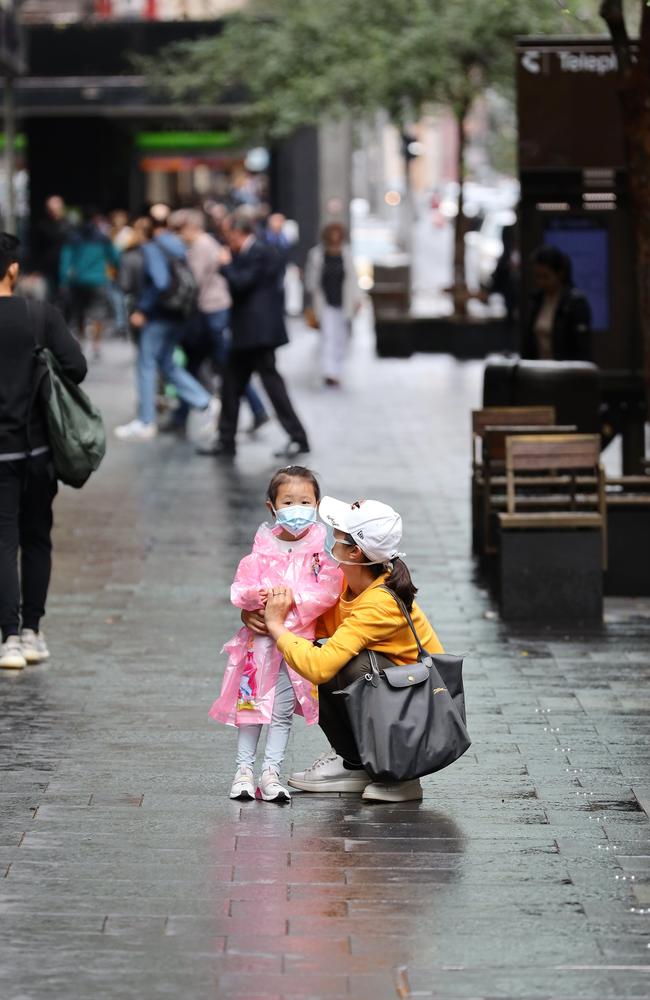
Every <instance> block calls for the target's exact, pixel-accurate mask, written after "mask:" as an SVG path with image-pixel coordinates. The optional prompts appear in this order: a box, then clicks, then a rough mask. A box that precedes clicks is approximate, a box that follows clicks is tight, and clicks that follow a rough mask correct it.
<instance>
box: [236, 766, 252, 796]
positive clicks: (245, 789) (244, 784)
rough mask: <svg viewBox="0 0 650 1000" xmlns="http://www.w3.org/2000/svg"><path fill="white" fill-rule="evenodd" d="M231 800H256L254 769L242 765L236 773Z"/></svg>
mask: <svg viewBox="0 0 650 1000" xmlns="http://www.w3.org/2000/svg"><path fill="white" fill-rule="evenodd" d="M230 798H231V799H254V798H255V782H254V781H253V769H252V768H250V767H246V765H245V764H241V765H240V766H239V767H238V768H237V770H236V771H235V777H234V778H233V782H232V785H231V788H230Z"/></svg>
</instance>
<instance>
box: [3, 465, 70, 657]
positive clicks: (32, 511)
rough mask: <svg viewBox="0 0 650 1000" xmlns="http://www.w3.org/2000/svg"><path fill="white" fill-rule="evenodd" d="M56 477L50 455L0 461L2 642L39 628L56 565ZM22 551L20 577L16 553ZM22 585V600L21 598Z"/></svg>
mask: <svg viewBox="0 0 650 1000" xmlns="http://www.w3.org/2000/svg"><path fill="white" fill-rule="evenodd" d="M56 492H57V481H56V477H55V475H54V469H53V467H52V460H51V458H50V456H49V455H39V456H38V457H36V458H30V459H26V458H23V459H19V460H18V461H15V462H0V628H2V639H3V641H4V640H5V639H6V638H7V636H9V635H17V634H18V633H19V632H20V627H21V623H22V627H23V628H30V629H34V631H35V632H37V631H38V627H39V623H40V620H41V618H42V617H43V615H44V614H45V601H46V598H47V589H48V587H49V584H50V573H51V569H52V542H51V533H52V501H53V500H54V497H55V496H56ZM19 553H20V576H19V575H18V555H19ZM21 590H22V600H21Z"/></svg>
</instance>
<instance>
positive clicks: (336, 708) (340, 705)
mask: <svg viewBox="0 0 650 1000" xmlns="http://www.w3.org/2000/svg"><path fill="white" fill-rule="evenodd" d="M365 672H366V670H365V668H364V667H363V666H359V665H357V666H352V667H351V666H349V665H348V666H346V667H343V669H342V670H339V672H338V674H337V675H336V677H333V678H332V680H331V681H328V682H327V683H326V684H319V686H318V724H319V725H320V727H321V729H322V730H323V732H324V733H325V735H326V736H327V739H328V740H329V742H330V745H331V746H332V747H334V749H335V750H336V752H337V754H338V755H339V757H342V758H343V760H344V761H345V762H346V763H347V764H352V765H353V766H357V767H359V766H361V760H360V758H359V750H358V748H357V744H356V741H355V739H354V734H353V732H352V727H351V725H350V719H349V718H348V710H347V708H346V707H345V700H344V699H343V698H341V696H340V695H338V694H336V693H335V692H336V691H340V690H341V688H344V687H347V686H348V684H351V683H352V681H356V679H357V677H361V676H362V675H363V674H365Z"/></svg>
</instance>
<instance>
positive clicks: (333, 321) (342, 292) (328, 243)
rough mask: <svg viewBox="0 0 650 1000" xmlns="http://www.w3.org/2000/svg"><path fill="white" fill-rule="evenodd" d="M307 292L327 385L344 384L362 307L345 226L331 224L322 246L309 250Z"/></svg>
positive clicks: (327, 228)
mask: <svg viewBox="0 0 650 1000" xmlns="http://www.w3.org/2000/svg"><path fill="white" fill-rule="evenodd" d="M305 289H306V291H307V292H308V293H309V294H310V295H311V303H312V309H313V312H314V316H315V321H316V323H317V325H318V326H319V327H320V331H321V368H322V374H323V380H324V382H325V385H328V386H338V385H340V384H341V375H342V373H343V365H344V362H345V357H346V354H347V351H348V346H349V342H350V333H351V330H352V320H353V318H354V316H355V315H356V313H357V312H358V311H359V309H360V308H361V292H360V290H359V282H358V280H357V274H356V270H355V267H354V260H353V258H352V250H351V249H350V246H349V245H348V243H347V233H346V230H345V226H343V225H341V223H339V222H331V223H330V224H329V225H327V226H325V228H324V229H323V232H322V234H321V243H320V244H319V245H318V246H315V247H313V248H312V249H311V250H310V251H309V255H308V257H307V264H306V267H305Z"/></svg>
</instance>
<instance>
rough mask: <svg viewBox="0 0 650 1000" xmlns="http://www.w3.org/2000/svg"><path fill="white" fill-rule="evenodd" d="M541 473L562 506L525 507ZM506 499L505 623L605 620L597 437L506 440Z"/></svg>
mask: <svg viewBox="0 0 650 1000" xmlns="http://www.w3.org/2000/svg"><path fill="white" fill-rule="evenodd" d="M579 475H581V476H582V477H584V478H586V479H587V481H588V482H590V484H591V485H590V488H589V490H590V491H589V492H588V493H584V492H582V493H581V492H580V489H579V486H580V484H579V482H578V478H579ZM544 476H546V477H548V482H549V486H550V487H551V488H552V491H553V495H554V496H557V495H558V492H559V494H560V495H563V503H562V504H561V506H560V508H559V509H558V508H557V507H556V508H555V509H552V510H548V509H546V510H544V509H542V510H534V511H531V510H525V509H522V506H523V505H522V502H521V501H522V492H525V490H526V483H527V481H530V479H536V480H537V479H540V478H541V479H543V477H544ZM579 496H580V500H579ZM506 497H507V510H506V511H505V512H504V513H500V514H499V516H498V519H499V585H500V603H501V614H502V616H503V618H504V619H507V620H528V621H537V622H552V621H561V620H567V619H569V620H590V621H594V620H596V621H600V620H601V619H602V607H603V569H604V568H605V567H606V561H607V509H606V503H605V477H604V473H603V469H602V466H601V465H600V435H598V434H559V435H551V434H548V435H544V434H536V435H526V434H522V435H518V436H513V437H508V438H507V439H506ZM590 508H591V509H590Z"/></svg>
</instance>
